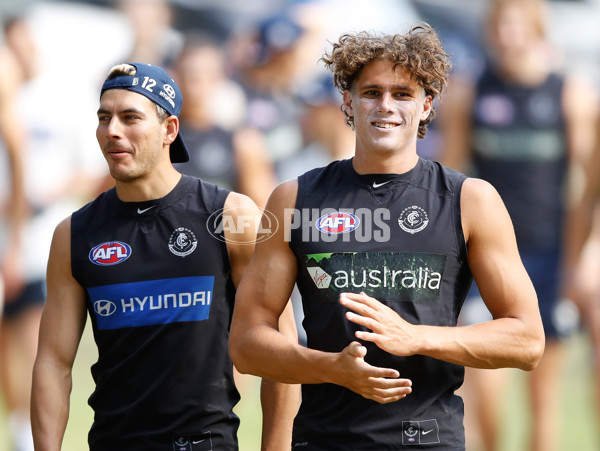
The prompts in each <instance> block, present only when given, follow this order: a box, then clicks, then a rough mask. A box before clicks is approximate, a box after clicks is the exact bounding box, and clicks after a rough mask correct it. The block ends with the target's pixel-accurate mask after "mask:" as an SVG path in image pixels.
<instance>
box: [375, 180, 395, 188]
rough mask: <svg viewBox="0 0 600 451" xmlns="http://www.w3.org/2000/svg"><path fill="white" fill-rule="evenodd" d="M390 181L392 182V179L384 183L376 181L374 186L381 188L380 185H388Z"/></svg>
mask: <svg viewBox="0 0 600 451" xmlns="http://www.w3.org/2000/svg"><path fill="white" fill-rule="evenodd" d="M390 182H391V180H388V181H387V182H383V183H375V182H373V188H379V187H380V186H383V185H387V184H388V183H390Z"/></svg>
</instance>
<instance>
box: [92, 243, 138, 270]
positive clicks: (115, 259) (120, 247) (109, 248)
mask: <svg viewBox="0 0 600 451" xmlns="http://www.w3.org/2000/svg"><path fill="white" fill-rule="evenodd" d="M130 256H131V246H129V244H127V243H123V242H122V241H107V242H106V243H102V244H99V245H98V246H95V247H94V248H92V250H90V254H89V259H90V261H91V262H92V263H94V264H96V265H101V266H110V265H116V264H118V263H122V262H124V261H125V260H127V259H128V258H129V257H130Z"/></svg>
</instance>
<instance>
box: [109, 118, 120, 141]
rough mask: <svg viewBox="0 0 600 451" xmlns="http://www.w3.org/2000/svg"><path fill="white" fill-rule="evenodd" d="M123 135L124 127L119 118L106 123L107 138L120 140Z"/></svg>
mask: <svg viewBox="0 0 600 451" xmlns="http://www.w3.org/2000/svg"><path fill="white" fill-rule="evenodd" d="M121 135H122V127H121V123H120V121H119V117H118V116H113V117H111V118H110V120H109V121H108V122H107V123H106V136H107V137H108V138H118V137H120V136H121Z"/></svg>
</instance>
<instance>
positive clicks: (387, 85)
mask: <svg viewBox="0 0 600 451" xmlns="http://www.w3.org/2000/svg"><path fill="white" fill-rule="evenodd" d="M431 107H432V101H431V97H430V96H427V95H425V90H424V89H423V88H422V87H421V86H419V85H418V84H417V83H416V82H415V81H414V80H412V79H411V77H410V72H409V71H408V69H406V68H405V67H403V66H396V67H394V63H393V62H392V61H389V60H385V59H384V60H375V61H372V62H370V63H369V64H367V65H366V66H365V67H364V68H363V69H362V72H361V73H360V76H359V77H358V78H357V79H356V81H355V82H354V85H353V86H352V90H351V91H346V92H344V109H345V111H346V113H347V114H348V115H350V116H353V117H354V126H355V130H356V154H357V155H367V154H371V155H372V154H373V152H386V153H398V152H407V151H408V152H414V153H415V154H416V146H417V131H418V127H419V122H420V121H422V120H425V119H427V117H428V116H429V114H430V112H431Z"/></svg>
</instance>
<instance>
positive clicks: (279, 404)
mask: <svg viewBox="0 0 600 451" xmlns="http://www.w3.org/2000/svg"><path fill="white" fill-rule="evenodd" d="M225 210H226V211H228V212H230V214H231V218H230V220H231V221H230V222H229V224H237V225H244V227H236V228H235V231H234V230H233V228H230V229H228V228H225V238H226V240H227V250H228V252H229V258H230V261H231V267H232V278H233V283H234V284H235V286H236V287H238V286H239V284H240V280H241V279H242V277H243V276H244V273H245V271H246V269H247V267H248V263H249V262H250V259H251V257H252V252H253V250H254V244H253V243H254V240H255V238H256V236H257V225H258V221H259V220H260V216H261V213H260V210H259V209H258V208H257V206H256V205H255V204H254V202H253V201H251V200H250V199H249V198H247V197H246V196H242V195H240V194H237V193H231V194H230V195H229V196H228V198H227V200H226V201H225ZM278 330H279V331H280V332H281V334H282V335H284V336H286V337H287V338H289V339H290V340H294V341H297V340H298V335H297V331H296V323H295V321H294V313H293V311H292V308H291V303H288V305H287V307H286V308H285V310H284V312H283V314H282V315H281V317H280V319H279V324H278ZM261 404H262V410H263V431H262V449H263V451H267V450H274V451H280V450H285V449H290V448H291V442H292V424H293V421H294V417H295V416H296V412H297V410H298V406H299V404H300V386H299V385H289V384H281V383H276V382H273V381H270V380H268V379H263V380H262V383H261Z"/></svg>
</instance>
